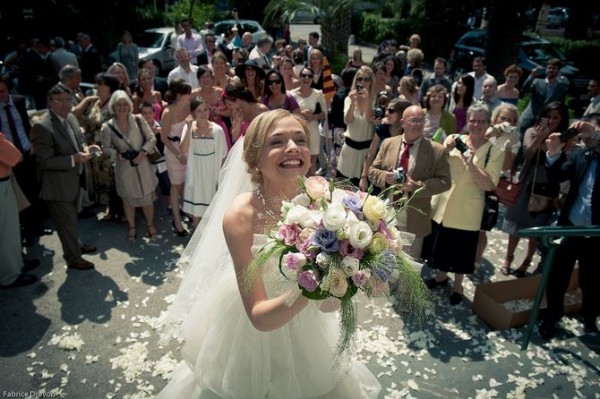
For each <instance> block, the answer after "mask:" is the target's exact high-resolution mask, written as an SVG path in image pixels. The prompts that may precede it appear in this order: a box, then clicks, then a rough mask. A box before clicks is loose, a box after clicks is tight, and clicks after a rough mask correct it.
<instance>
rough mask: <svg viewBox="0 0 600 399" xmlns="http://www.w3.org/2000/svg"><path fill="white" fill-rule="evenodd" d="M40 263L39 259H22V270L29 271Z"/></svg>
mask: <svg viewBox="0 0 600 399" xmlns="http://www.w3.org/2000/svg"><path fill="white" fill-rule="evenodd" d="M39 265H40V260H39V259H23V272H29V271H31V270H33V269H35V268H36V267H38V266H39Z"/></svg>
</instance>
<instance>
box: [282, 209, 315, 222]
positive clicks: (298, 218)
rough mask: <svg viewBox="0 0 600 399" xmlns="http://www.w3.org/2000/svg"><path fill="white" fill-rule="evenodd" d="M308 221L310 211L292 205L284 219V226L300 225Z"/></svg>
mask: <svg viewBox="0 0 600 399" xmlns="http://www.w3.org/2000/svg"><path fill="white" fill-rule="evenodd" d="M309 219H310V211H309V210H308V209H307V208H305V207H303V206H300V205H294V206H293V207H292V209H290V210H289V211H288V213H287V215H286V217H285V224H300V223H302V222H306V221H307V220H309Z"/></svg>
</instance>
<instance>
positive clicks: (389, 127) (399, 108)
mask: <svg viewBox="0 0 600 399" xmlns="http://www.w3.org/2000/svg"><path fill="white" fill-rule="evenodd" d="M411 105H412V104H411V103H409V102H408V101H404V100H398V99H394V100H392V101H390V103H389V104H388V106H387V108H386V110H385V117H384V118H383V119H382V120H381V124H380V125H379V126H377V127H376V128H375V136H374V137H373V140H372V141H371V146H370V147H369V153H368V154H367V157H366V158H365V164H364V166H363V172H362V174H361V175H360V183H359V185H358V187H359V188H360V189H361V191H367V189H368V188H369V184H370V182H369V178H368V175H369V168H370V167H371V164H373V161H374V160H375V157H376V156H377V153H378V152H379V148H380V147H381V142H382V141H383V140H385V139H387V138H389V137H396V136H399V135H401V134H402V113H403V112H404V110H405V109H406V108H408V107H410V106H411ZM375 188H377V189H379V188H378V187H375Z"/></svg>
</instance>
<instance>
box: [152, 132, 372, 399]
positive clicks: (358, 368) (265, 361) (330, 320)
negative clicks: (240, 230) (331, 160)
mask: <svg viewBox="0 0 600 399" xmlns="http://www.w3.org/2000/svg"><path fill="white" fill-rule="evenodd" d="M242 141H243V140H239V142H238V143H236V145H235V146H234V148H233V149H232V150H231V153H230V156H229V158H228V160H227V162H226V164H225V166H224V168H223V171H222V173H221V177H220V182H221V183H220V184H219V191H218V192H217V195H216V196H215V199H214V200H213V203H214V205H213V204H211V207H210V208H209V210H208V212H207V216H206V217H205V218H204V219H203V220H202V222H203V223H202V224H201V225H200V228H199V230H198V231H197V232H196V233H194V237H192V239H191V240H190V243H189V244H188V248H186V251H184V255H183V256H182V263H183V264H184V265H185V264H186V263H187V264H188V267H187V270H186V275H185V277H184V279H183V281H182V284H181V286H180V288H179V291H178V293H177V297H176V300H175V302H174V304H173V305H172V306H171V308H170V310H169V312H168V315H167V317H166V319H167V320H166V322H165V324H166V325H167V330H168V329H169V325H170V327H171V330H175V331H170V332H169V334H170V335H174V336H175V337H177V338H179V339H181V338H183V339H184V346H183V349H182V357H183V361H182V363H181V365H180V366H179V368H178V369H177V370H176V371H175V372H174V374H173V375H172V377H171V381H170V382H169V384H168V385H167V386H166V387H165V388H164V389H163V390H162V391H161V392H160V393H159V395H158V398H164V399H179V398H185V399H191V398H202V399H204V398H234V399H259V398H260V399H263V398H273V399H295V398H323V399H325V398H327V399H353V398H357V399H359V398H360V399H363V398H365V399H366V398H377V397H378V394H379V391H380V390H381V386H380V384H379V382H378V381H377V379H376V378H375V376H374V375H373V374H372V373H371V372H370V371H369V370H368V369H367V367H366V366H365V365H364V364H362V363H360V362H358V361H356V360H350V359H343V360H341V361H340V365H339V366H338V367H336V368H334V367H333V358H334V356H333V355H334V351H335V349H336V344H337V339H338V336H339V323H338V317H337V313H324V312H321V311H320V310H319V309H318V306H319V305H320V304H321V302H320V301H310V303H309V304H308V305H307V306H306V307H305V308H304V309H303V310H302V311H301V312H300V313H299V314H298V315H297V316H296V317H294V319H292V320H291V321H290V322H289V323H287V324H286V325H284V326H282V327H280V328H279V329H277V330H274V331H269V332H262V331H259V330H257V329H256V328H255V327H254V326H253V325H252V323H251V322H250V319H249V318H248V316H247V314H246V312H245V309H244V305H243V303H242V299H241V296H240V292H239V289H238V285H237V280H236V276H235V270H234V266H233V262H232V259H231V256H230V255H229V252H228V250H227V246H226V245H225V240H224V236H223V232H222V220H223V214H224V212H226V210H227V208H228V207H229V205H230V203H231V201H232V200H233V198H234V195H235V194H236V193H239V192H243V191H248V189H252V187H251V186H249V183H248V182H249V177H248V176H247V175H246V176H244V177H243V178H240V177H238V175H244V173H243V172H241V170H244V169H241V168H242V166H241V165H242V164H243V162H242V161H241V146H242V144H240V143H241V142H242ZM245 179H247V180H245ZM265 240H266V236H264V235H256V236H255V239H254V246H253V250H254V251H256V250H257V249H258V248H259V247H261V246H262V245H263V244H264V242H265ZM262 277H263V281H264V284H265V288H266V289H267V293H268V295H269V297H275V296H279V295H282V294H286V293H287V294H288V298H289V299H290V300H291V301H293V300H294V299H295V298H296V296H297V295H299V293H300V292H299V290H298V288H297V286H295V285H294V284H291V283H290V282H289V281H285V280H284V279H283V277H282V276H281V274H280V273H279V270H278V268H277V264H276V261H275V259H273V261H272V262H268V263H267V264H266V265H265V266H264V267H263V269H262ZM173 327H175V328H173Z"/></svg>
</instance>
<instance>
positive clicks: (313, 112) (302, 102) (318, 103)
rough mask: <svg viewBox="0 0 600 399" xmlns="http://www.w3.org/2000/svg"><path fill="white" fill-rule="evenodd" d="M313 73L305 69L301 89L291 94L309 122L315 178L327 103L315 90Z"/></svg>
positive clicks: (321, 93)
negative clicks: (322, 122) (320, 123)
mask: <svg viewBox="0 0 600 399" xmlns="http://www.w3.org/2000/svg"><path fill="white" fill-rule="evenodd" d="M312 83H313V72H312V71H311V70H310V69H308V68H304V69H302V71H300V87H298V88H297V89H294V90H291V91H290V94H291V95H292V96H294V98H295V99H296V102H297V103H298V106H299V107H300V114H301V115H302V116H303V117H304V119H306V121H307V122H308V130H309V132H310V161H311V165H310V170H309V171H308V175H309V176H313V175H314V174H315V172H316V170H317V155H319V151H320V141H321V137H320V136H319V122H320V121H321V120H323V119H325V118H326V117H327V113H326V112H327V103H326V102H325V97H324V96H323V92H322V91H320V90H317V89H313V88H312V87H311V84H312Z"/></svg>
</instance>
